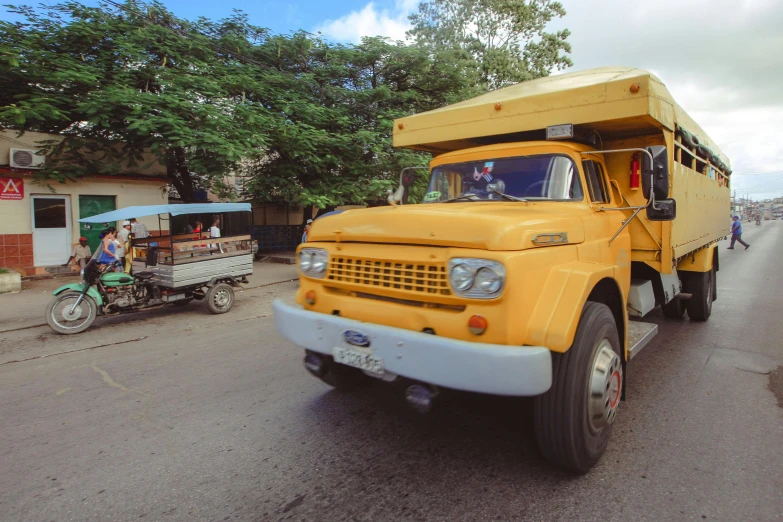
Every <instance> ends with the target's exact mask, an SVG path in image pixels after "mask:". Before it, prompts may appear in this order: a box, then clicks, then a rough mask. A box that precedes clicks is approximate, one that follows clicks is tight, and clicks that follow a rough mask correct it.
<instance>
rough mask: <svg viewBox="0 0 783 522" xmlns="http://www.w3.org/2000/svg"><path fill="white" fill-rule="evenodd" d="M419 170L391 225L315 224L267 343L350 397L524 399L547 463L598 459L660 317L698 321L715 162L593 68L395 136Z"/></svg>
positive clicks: (688, 128)
mask: <svg viewBox="0 0 783 522" xmlns="http://www.w3.org/2000/svg"><path fill="white" fill-rule="evenodd" d="M394 145H395V146H396V147H407V148H411V149H416V150H421V151H427V152H430V153H432V156H433V158H432V161H431V162H430V167H429V184H428V188H427V191H426V194H425V195H424V198H423V202H422V203H421V204H416V205H408V204H405V203H406V194H407V190H408V187H410V185H411V183H413V181H414V180H415V177H416V174H418V173H419V171H415V170H405V171H403V173H402V174H401V184H400V188H399V190H398V191H397V192H396V193H395V194H391V195H390V203H392V204H391V205H389V206H388V207H379V208H372V209H362V210H349V211H346V212H343V213H341V214H339V215H334V216H330V217H327V218H324V219H319V220H316V221H315V223H314V224H313V227H312V229H311V230H310V233H309V238H308V242H307V243H305V244H302V245H300V247H299V249H298V264H299V273H300V283H301V284H300V288H299V290H298V291H297V294H296V304H295V305H292V304H287V303H285V302H282V301H276V302H275V304H274V311H275V320H276V325H277V328H278V330H279V331H280V332H281V334H282V335H283V336H284V337H285V338H287V339H288V340H290V341H291V342H292V343H294V344H296V345H298V346H300V347H302V348H304V349H305V358H304V364H305V367H306V368H307V370H308V371H310V372H311V373H312V374H313V375H315V376H316V377H319V378H320V379H322V380H323V381H324V382H326V383H328V384H329V385H331V386H334V387H337V388H340V389H351V388H355V387H357V386H358V385H360V384H361V383H362V382H364V381H366V380H367V379H369V378H376V379H380V380H383V381H397V382H402V383H404V384H406V385H407V386H406V387H405V390H406V391H405V398H406V400H407V401H408V403H409V404H410V405H411V406H413V407H414V408H415V409H417V410H419V411H423V412H426V411H429V409H431V408H432V406H433V404H435V401H436V399H437V397H438V395H439V393H440V392H441V391H442V390H444V389H456V390H464V391H469V392H479V393H486V394H496V395H506V396H534V397H535V408H534V411H535V413H534V416H535V431H536V437H537V440H538V444H539V447H540V449H541V452H542V454H543V455H544V456H545V457H546V458H547V459H549V460H550V461H552V462H553V463H554V464H556V465H558V466H560V467H563V468H566V469H570V470H573V471H576V472H586V471H587V470H589V469H590V468H591V467H592V466H593V465H594V464H595V463H596V462H597V461H598V460H599V458H600V457H601V455H602V454H603V452H604V450H605V448H606V445H607V443H608V440H609V436H610V434H611V429H612V423H613V421H614V419H615V415H616V413H617V410H618V407H619V405H620V402H621V399H622V397H623V390H624V387H625V386H626V384H627V382H626V372H625V368H626V365H627V363H628V362H629V361H630V360H631V359H633V357H634V356H635V355H637V354H638V353H639V351H640V350H641V349H642V348H643V347H644V346H645V345H647V343H649V341H650V339H652V338H653V337H654V335H655V334H656V333H657V325H655V324H651V323H645V322H641V321H639V319H640V318H642V317H643V316H645V315H646V314H648V313H650V312H651V311H652V310H653V309H654V308H655V307H656V306H660V307H661V308H662V310H663V314H664V315H665V316H667V317H672V318H676V319H680V320H682V319H683V317H684V316H685V314H686V312H687V315H688V317H689V319H690V320H692V321H706V320H707V319H708V318H709V316H710V313H711V310H712V302H713V301H714V300H715V298H716V297H717V295H716V290H715V277H716V272H717V271H718V251H717V249H716V243H717V241H718V240H719V239H721V238H722V237H724V236H725V235H726V234H727V227H728V225H727V218H728V216H729V212H730V205H729V201H730V199H729V190H730V175H731V168H730V164H729V160H728V159H727V158H726V157H725V156H724V155H723V154H721V152H720V151H719V150H718V147H717V146H716V145H715V144H714V143H713V142H712V141H711V140H710V139H709V137H708V136H707V135H706V134H705V133H704V131H703V130H702V129H701V128H700V127H699V126H698V125H697V124H696V123H695V122H694V121H693V120H692V119H691V118H690V117H689V116H688V115H687V114H686V113H685V112H684V111H683V110H682V109H681V108H680V107H679V106H678V105H677V103H675V101H674V100H673V99H672V97H671V95H670V94H669V92H668V90H667V89H666V87H665V86H664V85H663V83H662V82H661V81H660V80H659V79H658V78H656V77H655V76H653V75H652V74H650V73H648V72H645V71H642V70H638V69H630V68H616V67H607V68H600V69H594V70H588V71H584V72H578V73H572V74H564V75H560V76H552V77H547V78H541V79H538V80H533V81H529V82H525V83H522V84H519V85H514V86H511V87H507V88H504V89H500V90H497V91H494V92H490V93H488V94H484V95H482V96H479V97H476V98H473V99H470V100H467V101H464V102H461V103H457V104H454V105H450V106H447V107H444V108H441V109H437V110H434V111H430V112H426V113H422V114H417V115H413V116H410V117H406V118H402V119H399V120H397V121H395V122H394Z"/></svg>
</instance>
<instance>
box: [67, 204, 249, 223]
mask: <svg viewBox="0 0 783 522" xmlns="http://www.w3.org/2000/svg"><path fill="white" fill-rule="evenodd" d="M251 210H252V209H251V208H250V203H180V204H175V205H145V206H137V207H125V208H120V209H117V210H112V211H111V212H104V213H103V214H98V215H96V216H91V217H86V218H82V219H80V220H79V223H110V222H112V221H124V220H126V219H131V218H140V217H144V216H156V215H158V214H171V215H172V216H180V215H182V214H220V213H221V212H250V211H251Z"/></svg>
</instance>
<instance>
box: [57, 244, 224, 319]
mask: <svg viewBox="0 0 783 522" xmlns="http://www.w3.org/2000/svg"><path fill="white" fill-rule="evenodd" d="M118 264H119V262H116V261H115V262H114V263H110V264H108V265H99V264H98V263H97V262H96V261H95V260H94V259H93V260H91V261H90V262H89V263H88V264H87V266H85V267H84V268H83V269H82V280H83V281H82V282H81V283H72V284H69V285H65V286H61V287H60V288H58V289H57V290H55V291H54V292H53V294H54V298H53V299H52V300H51V302H50V303H49V306H47V307H46V322H47V323H48V324H49V326H50V327H51V328H52V330H54V331H56V332H58V333H61V334H76V333H80V332H83V331H84V330H86V329H87V328H89V327H90V326H91V325H92V323H93V322H95V318H96V317H97V316H98V315H106V316H112V315H120V314H125V313H133V312H141V311H145V310H155V309H158V308H162V307H163V306H165V305H166V304H175V305H179V306H184V305H186V304H188V303H189V302H190V301H192V300H193V299H205V300H206V301H207V307H208V308H209V311H210V312H212V313H215V314H222V313H226V312H228V311H229V310H230V309H231V307H232V306H233V304H234V290H233V288H232V285H231V284H230V283H232V282H233V281H232V280H229V281H227V282H226V281H220V282H215V283H214V284H204V283H202V284H198V285H194V286H192V287H187V288H181V289H176V290H175V289H170V288H165V287H161V286H160V285H158V283H156V282H155V281H154V280H153V279H154V274H153V273H152V272H138V273H136V274H133V275H131V274H126V273H123V272H115V271H114V269H115V267H116V266H117V265H118ZM229 279H231V278H229Z"/></svg>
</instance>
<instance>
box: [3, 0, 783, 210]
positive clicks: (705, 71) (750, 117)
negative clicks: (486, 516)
mask: <svg viewBox="0 0 783 522" xmlns="http://www.w3.org/2000/svg"><path fill="white" fill-rule="evenodd" d="M96 1H97V0H86V3H90V4H94V3H95V2H96ZM561 1H562V3H563V4H564V6H565V8H566V11H567V15H566V17H565V18H564V19H562V20H558V21H556V22H553V23H552V26H551V28H552V30H555V29H560V28H564V27H567V28H568V29H570V30H571V33H572V34H571V37H570V39H569V40H570V42H571V44H572V45H573V53H572V55H571V57H572V59H573V61H574V67H573V68H572V69H570V70H581V69H588V68H592V67H599V66H605V65H626V66H633V67H639V68H642V69H647V70H650V71H652V72H654V73H655V74H656V75H657V76H658V77H659V78H661V79H662V80H663V81H664V83H666V85H667V87H668V88H669V90H670V91H671V92H672V94H673V95H674V97H675V99H677V101H678V102H679V103H680V105H682V106H683V107H684V108H685V109H686V110H687V111H688V112H689V113H690V114H691V116H693V118H694V119H695V120H696V121H698V122H699V124H700V125H701V126H702V128H704V129H705V130H706V131H707V133H708V134H709V135H710V137H712V139H713V140H714V141H716V142H717V143H718V145H719V146H720V147H721V149H722V150H723V152H724V153H725V154H727V155H728V156H729V158H730V159H731V161H732V166H733V168H734V172H735V174H734V183H733V184H734V188H736V189H737V192H738V194H740V193H746V192H747V193H750V194H751V197H754V198H756V199H760V198H765V197H771V196H783V164H781V162H783V93H782V92H781V90H782V89H783V0H656V1H654V2H634V1H629V0H561ZM29 3H33V4H35V3H37V2H29ZM52 3H53V0H52ZM163 3H164V4H165V5H166V6H167V7H169V8H170V9H171V10H172V11H174V12H175V13H176V14H178V15H179V16H184V17H186V18H191V19H194V18H197V17H198V16H207V17H210V18H221V17H224V16H228V15H230V14H231V10H232V9H241V10H243V11H245V12H246V13H248V15H249V16H250V19H251V22H252V23H254V24H257V25H260V26H264V27H269V28H271V29H272V30H273V31H275V32H280V33H287V32H291V31H295V30H297V29H305V30H308V31H313V32H318V31H320V32H321V33H323V34H324V35H325V36H327V37H328V38H330V39H332V40H336V41H343V42H356V41H358V40H359V39H360V38H361V37H362V36H373V35H379V34H380V35H385V36H389V37H392V38H395V39H403V38H404V37H405V31H406V30H407V29H408V19H407V16H408V14H410V13H411V12H412V11H413V10H415V9H416V6H417V4H418V2H417V0H372V1H367V0H331V1H329V2H325V1H323V0H299V1H297V0H288V2H287V3H285V4H284V3H282V2H279V1H278V0H268V1H267V0H262V1H256V2H247V1H246V0H222V1H221V2H213V1H212V0H163ZM4 17H5V18H8V15H7V14H6V15H4Z"/></svg>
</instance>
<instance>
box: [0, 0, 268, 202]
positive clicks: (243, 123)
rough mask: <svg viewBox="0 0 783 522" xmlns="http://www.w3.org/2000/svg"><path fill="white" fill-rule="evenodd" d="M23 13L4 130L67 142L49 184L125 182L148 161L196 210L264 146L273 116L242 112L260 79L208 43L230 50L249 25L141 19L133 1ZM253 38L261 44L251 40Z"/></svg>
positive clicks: (151, 15)
mask: <svg viewBox="0 0 783 522" xmlns="http://www.w3.org/2000/svg"><path fill="white" fill-rule="evenodd" d="M13 11H15V12H17V13H20V14H21V15H23V16H24V18H25V21H24V22H22V23H10V22H1V23H0V55H1V56H3V57H5V59H6V67H5V68H4V69H5V70H4V72H3V74H2V75H0V122H2V124H3V125H4V126H7V127H10V128H14V129H18V130H22V131H25V130H33V131H40V132H49V133H57V134H61V135H63V136H64V137H65V138H66V139H65V140H64V141H62V142H61V143H59V144H54V143H50V144H49V145H48V147H47V149H48V150H47V152H48V153H49V160H50V162H49V164H50V165H51V166H50V168H48V169H47V170H46V171H44V172H43V175H44V176H48V177H50V178H54V179H58V180H63V179H65V178H67V177H75V176H79V175H82V174H84V173H108V174H112V173H117V172H118V171H119V170H120V168H121V165H123V164H126V165H130V167H134V166H136V165H138V164H139V162H142V161H143V160H144V157H143V152H144V151H149V152H151V153H152V155H153V156H154V158H155V161H159V162H160V163H163V164H165V165H166V167H167V172H168V177H169V180H170V182H171V183H172V184H173V185H174V186H175V188H176V189H177V190H178V191H179V193H180V194H181V195H182V196H183V198H185V199H192V197H193V191H194V189H195V188H196V187H197V185H201V186H202V188H212V186H213V185H215V184H219V182H220V180H221V179H222V177H221V176H220V175H217V176H216V175H215V174H223V173H225V172H226V171H227V170H230V169H231V168H233V167H234V166H235V165H236V164H237V162H238V161H239V160H240V159H241V158H243V157H245V156H247V155H248V154H253V153H255V152H257V151H258V150H261V149H263V148H264V147H265V146H266V144H267V139H268V138H267V136H266V134H265V133H264V132H259V129H263V128H265V127H267V126H268V124H269V120H270V118H271V115H270V113H269V111H268V110H267V109H266V108H265V107H263V106H261V105H259V104H253V103H245V101H244V98H245V92H246V90H247V89H252V88H259V89H262V87H259V84H260V83H261V82H262V78H260V77H259V75H258V74H254V71H253V70H252V69H251V68H249V67H237V66H236V58H235V57H234V56H232V55H231V53H226V52H222V51H220V50H219V49H216V48H215V47H214V46H213V45H211V39H210V38H207V37H205V36H202V32H203V31H206V32H211V33H212V34H213V37H214V38H216V40H217V42H219V43H221V42H224V41H227V42H226V46H228V45H229V43H228V42H230V41H232V40H234V39H235V37H236V35H235V30H234V27H235V26H236V25H237V23H238V24H240V25H241V24H243V23H244V19H243V18H242V17H241V16H237V17H235V18H234V19H227V20H224V21H222V22H221V23H220V24H218V25H216V26H215V25H212V24H210V23H208V22H207V21H204V20H201V21H199V22H196V23H193V24H191V23H189V22H186V21H183V20H180V19H177V18H176V17H174V16H172V15H171V13H169V12H168V11H166V10H165V8H163V6H161V5H159V4H150V5H149V6H146V7H145V9H144V10H142V9H141V8H140V6H139V5H138V4H135V3H133V2H129V3H128V4H126V8H125V9H109V8H107V7H106V6H103V7H99V8H93V7H87V6H84V5H82V4H79V3H76V2H67V3H63V4H57V5H54V6H51V7H49V8H48V10H47V11H46V12H44V13H41V12H40V11H38V10H35V9H32V8H29V7H19V8H13ZM249 36H256V37H257V36H263V34H260V33H259V34H254V35H250V34H248V35H242V37H243V38H246V37H249ZM226 48H228V47H226Z"/></svg>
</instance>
